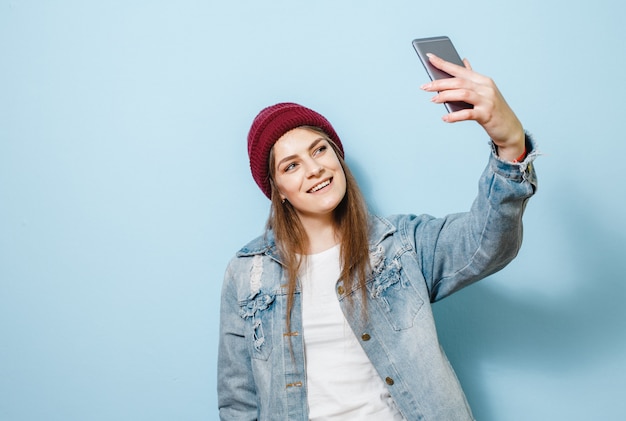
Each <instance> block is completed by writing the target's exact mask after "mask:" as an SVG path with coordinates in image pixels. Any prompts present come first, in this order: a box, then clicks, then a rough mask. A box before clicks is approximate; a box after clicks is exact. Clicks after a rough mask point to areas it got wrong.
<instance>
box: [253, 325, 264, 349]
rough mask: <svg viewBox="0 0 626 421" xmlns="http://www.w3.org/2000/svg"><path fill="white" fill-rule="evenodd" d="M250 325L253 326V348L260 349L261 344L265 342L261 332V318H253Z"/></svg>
mask: <svg viewBox="0 0 626 421" xmlns="http://www.w3.org/2000/svg"><path fill="white" fill-rule="evenodd" d="M252 320H253V323H252V326H253V327H254V334H253V335H254V349H256V350H257V351H261V346H262V345H263V343H264V342H265V335H264V334H263V324H262V323H261V319H257V318H253V319H252Z"/></svg>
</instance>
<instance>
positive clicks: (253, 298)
mask: <svg viewBox="0 0 626 421" xmlns="http://www.w3.org/2000/svg"><path fill="white" fill-rule="evenodd" d="M275 299H276V296H275V295H274V294H267V293H262V292H261V291H257V292H253V293H252V294H250V296H249V297H248V298H247V299H246V300H245V301H244V302H243V303H242V304H241V310H240V311H239V315H240V316H241V317H242V318H244V319H247V318H249V317H253V316H255V315H256V313H257V312H258V311H262V310H267V309H268V308H270V306H271V305H272V303H273V302H274V300H275Z"/></svg>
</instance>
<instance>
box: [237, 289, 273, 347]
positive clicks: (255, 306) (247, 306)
mask: <svg viewBox="0 0 626 421" xmlns="http://www.w3.org/2000/svg"><path fill="white" fill-rule="evenodd" d="M275 298H276V296H275V295H273V294H266V293H262V292H261V291H257V292H253V293H252V294H250V296H249V297H248V298H247V299H246V301H244V302H243V303H242V304H241V309H240V311H239V315H240V316H241V317H242V318H243V319H249V318H252V329H253V340H254V349H255V350H256V351H257V352H260V351H261V347H262V346H263V344H264V343H265V334H264V333H263V323H262V320H261V318H260V317H259V314H258V313H259V312H260V311H264V310H267V309H269V308H270V307H271V305H272V303H273V302H274V300H275Z"/></svg>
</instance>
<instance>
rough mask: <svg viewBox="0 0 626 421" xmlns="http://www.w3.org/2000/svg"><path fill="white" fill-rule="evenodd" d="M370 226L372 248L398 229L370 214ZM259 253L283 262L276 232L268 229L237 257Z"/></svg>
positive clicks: (370, 245)
mask: <svg viewBox="0 0 626 421" xmlns="http://www.w3.org/2000/svg"><path fill="white" fill-rule="evenodd" d="M369 226H370V236H369V237H370V240H369V247H370V250H371V249H374V248H376V247H377V246H378V244H380V243H381V242H382V241H383V240H384V239H385V238H386V237H387V236H389V235H391V234H393V233H394V232H396V230H397V228H396V227H395V226H394V225H393V224H392V223H391V222H390V221H389V220H387V219H385V218H382V217H380V216H376V215H370V216H369ZM259 254H265V255H267V256H269V257H271V258H272V259H274V260H276V261H277V262H279V263H281V261H280V257H279V256H278V248H277V247H276V241H275V239H274V232H273V231H272V230H267V231H266V232H265V234H264V235H261V236H259V237H257V238H255V239H254V240H252V241H250V242H249V243H248V244H246V245H245V246H243V247H242V248H241V249H240V250H239V251H238V252H237V257H249V256H256V255H259Z"/></svg>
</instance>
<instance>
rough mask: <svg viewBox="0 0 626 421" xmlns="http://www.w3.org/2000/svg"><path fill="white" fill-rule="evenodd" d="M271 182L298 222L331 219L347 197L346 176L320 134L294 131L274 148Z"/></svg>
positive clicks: (300, 130)
mask: <svg viewBox="0 0 626 421" xmlns="http://www.w3.org/2000/svg"><path fill="white" fill-rule="evenodd" d="M273 154H274V165H275V167H274V182H275V184H276V188H277V189H278V192H279V194H280V198H281V199H286V200H287V201H289V203H291V205H292V206H293V207H294V209H295V210H296V212H297V213H298V216H299V217H300V219H302V218H319V217H331V216H332V212H333V211H334V210H335V208H336V207H337V205H339V203H340V202H341V200H342V199H343V197H344V196H345V194H346V176H345V174H344V172H343V168H342V167H341V163H340V162H339V158H337V154H335V151H334V149H333V148H332V146H331V145H330V143H329V142H328V140H326V138H324V137H323V136H322V135H321V134H320V133H316V132H314V131H312V130H308V129H304V128H296V129H293V130H290V131H288V132H287V133H285V134H284V135H283V136H281V137H280V138H279V139H278V141H276V143H275V144H274V147H273Z"/></svg>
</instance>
